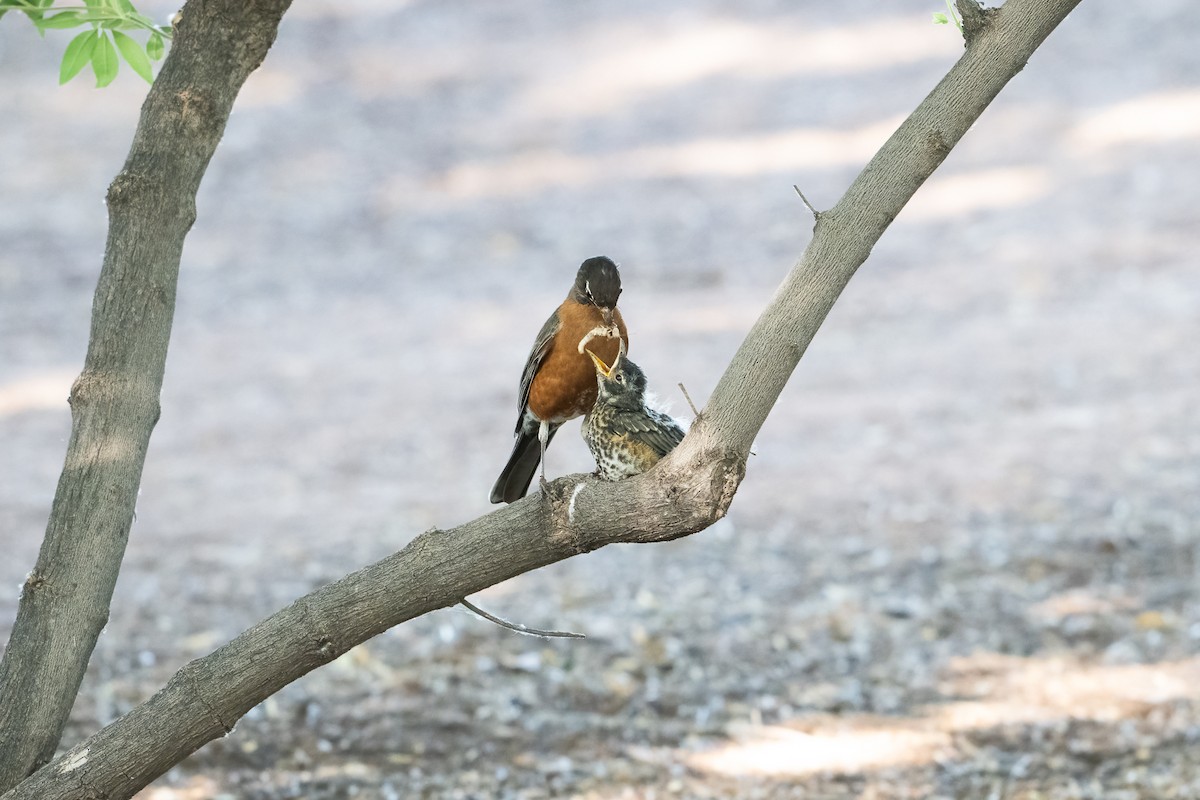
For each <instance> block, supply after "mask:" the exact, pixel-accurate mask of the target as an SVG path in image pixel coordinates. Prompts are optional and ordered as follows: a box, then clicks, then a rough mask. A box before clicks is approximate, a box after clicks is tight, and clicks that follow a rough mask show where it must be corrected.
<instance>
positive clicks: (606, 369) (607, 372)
mask: <svg viewBox="0 0 1200 800" xmlns="http://www.w3.org/2000/svg"><path fill="white" fill-rule="evenodd" d="M587 354H588V355H589V356H591V357H592V363H593V364H595V365H596V371H597V372H599V373H600V374H601V375H603V376H604V377H606V378H607V377H609V376H611V375H612V367H610V366H608V365H607V364H605V363H604V361H603V360H602V359H601V358H600V356H598V355H596V354H595V353H593V352H592V351H591V350H588V351H587Z"/></svg>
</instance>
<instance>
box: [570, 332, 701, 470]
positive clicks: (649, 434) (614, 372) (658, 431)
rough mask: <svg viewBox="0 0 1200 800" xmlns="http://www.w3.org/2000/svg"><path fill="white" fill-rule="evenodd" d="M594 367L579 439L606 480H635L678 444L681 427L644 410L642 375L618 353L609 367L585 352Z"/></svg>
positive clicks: (669, 418) (662, 416)
mask: <svg viewBox="0 0 1200 800" xmlns="http://www.w3.org/2000/svg"><path fill="white" fill-rule="evenodd" d="M588 352H589V354H590V355H591V357H592V361H593V362H594V363H595V366H596V382H597V384H598V387H599V394H598V395H597V397H596V405H594V406H592V410H591V411H589V412H588V415H587V417H585V418H584V420H583V439H584V441H585V442H587V445H588V449H589V450H591V451H592V455H593V456H594V457H595V459H596V471H597V474H598V475H599V476H600V477H601V478H604V479H605V480H608V481H619V480H621V479H622V478H629V477H632V476H634V475H639V474H641V473H643V472H645V471H646V470H648V469H650V468H651V467H653V466H654V465H655V464H657V463H658V462H659V460H660V459H661V458H662V457H663V456H665V455H666V454H667V453H669V452H671V451H672V450H674V449H675V446H676V445H677V444H679V443H680V442H682V441H683V435H684V431H683V428H682V427H681V426H680V425H679V423H678V422H676V421H675V420H674V419H672V418H671V417H670V416H668V415H666V414H664V413H663V412H661V411H657V410H655V409H653V408H650V407H649V406H647V405H646V373H644V372H642V368H641V367H639V366H638V365H637V364H635V363H633V362H632V361H630V360H629V359H628V358H626V357H625V348H623V347H622V348H619V350H618V353H617V358H616V360H615V363H613V365H612V366H611V367H609V366H607V365H606V364H605V363H604V360H603V359H601V358H600V357H599V356H597V355H596V354H595V353H592V352H591V351H590V350H589V351H588Z"/></svg>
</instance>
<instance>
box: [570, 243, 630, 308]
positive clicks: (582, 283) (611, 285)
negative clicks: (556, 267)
mask: <svg viewBox="0 0 1200 800" xmlns="http://www.w3.org/2000/svg"><path fill="white" fill-rule="evenodd" d="M620 296H621V273H620V271H619V270H618V269H617V265H616V264H615V263H613V260H612V259H611V258H607V257H605V256H595V257H594V258H589V259H588V260H587V261H584V262H583V263H582V264H580V265H579V272H578V274H576V275H575V286H574V287H573V288H572V289H571V297H572V298H574V300H575V302H576V303H583V304H584V305H589V306H597V307H599V308H600V309H606V310H608V311H609V313H612V309H614V308H616V307H617V298H619V297H620Z"/></svg>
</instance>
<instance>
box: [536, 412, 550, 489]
mask: <svg viewBox="0 0 1200 800" xmlns="http://www.w3.org/2000/svg"><path fill="white" fill-rule="evenodd" d="M549 441H550V423H549V422H545V421H543V422H542V423H541V424H540V425H538V446H539V447H541V449H542V459H541V461H540V462H538V469H539V470H540V472H539V475H540V477H541V485H542V488H543V490H545V487H546V445H547V443H549Z"/></svg>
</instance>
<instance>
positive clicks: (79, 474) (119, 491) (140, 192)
mask: <svg viewBox="0 0 1200 800" xmlns="http://www.w3.org/2000/svg"><path fill="white" fill-rule="evenodd" d="M289 2H290V0H210V1H209V2H195V1H194V2H189V3H188V4H187V5H186V6H185V7H184V9H183V11H182V14H181V15H180V18H179V23H178V25H177V26H176V28H177V32H176V35H175V38H174V42H173V44H172V47H171V52H170V54H169V55H168V56H167V60H166V61H165V62H164V63H163V68H162V72H161V74H160V75H159V76H158V79H157V80H156V81H155V82H154V85H153V86H152V87H151V89H150V92H149V94H148V95H147V96H146V101H145V103H144V104H143V106H142V115H141V119H140V121H139V123H138V128H137V133H136V134H135V135H134V139H133V144H132V146H131V147H130V150H129V157H128V158H127V160H126V162H125V165H124V167H123V168H122V169H121V172H120V173H119V174H118V175H117V177H116V179H115V180H113V182H112V185H111V186H109V189H108V210H109V228H108V241H107V243H106V246H105V250H104V264H103V267H102V268H101V271H100V280H99V282H98V284H97V286H96V295H95V299H94V301H93V304H92V329H91V337H90V339H89V342H88V352H87V358H86V360H85V362H84V367H83V372H82V374H80V376H79V378H78V379H77V380H76V381H75V384H74V385H73V386H72V387H71V396H70V403H71V440H70V442H69V444H68V445H67V455H66V461H65V464H64V466H63V471H62V475H61V477H60V478H59V481H58V489H57V491H56V492H55V495H54V503H53V505H52V507H51V511H50V518H49V521H48V523H47V525H46V535H45V538H44V539H43V541H42V549H41V552H40V553H39V555H38V560H37V565H36V566H35V567H34V568H33V570H32V571H31V572H30V574H29V577H28V579H27V580H26V581H25V584H24V586H23V587H22V591H21V602H20V606H19V608H18V611H17V618H16V621H15V623H14V625H13V630H12V635H11V637H10V638H9V642H8V646H7V648H6V649H5V652H4V660H3V661H2V662H0V792H3V791H5V790H7V789H9V788H10V787H12V786H14V785H15V784H16V783H18V782H19V781H20V780H22V779H23V778H24V777H25V776H26V775H28V774H29V773H30V772H32V771H34V770H35V769H37V768H38V767H39V766H41V765H42V764H44V763H45V762H47V761H49V760H50V758H51V756H53V755H54V751H55V749H56V748H57V747H58V741H59V738H60V736H61V735H62V729H63V726H64V725H65V724H66V720H67V715H68V714H69V713H70V711H71V706H72V705H73V704H74V702H75V695H76V694H77V693H78V691H79V684H80V681H81V680H82V679H83V674H84V670H85V669H86V668H87V664H88V660H89V659H90V658H91V654H92V649H93V648H94V647H95V645H96V638H97V637H98V636H99V635H100V631H101V629H103V627H104V625H105V623H107V621H108V609H109V602H110V600H111V599H112V593H113V587H114V585H115V584H116V580H117V573H118V572H119V571H120V568H121V560H122V558H123V557H124V555H125V543H126V541H127V540H128V537H129V526H130V524H131V523H132V521H133V510H134V505H135V503H136V501H137V492H138V486H139V485H140V483H141V478H142V466H143V465H144V464H145V460H146V448H147V446H148V445H149V442H150V433H151V431H153V430H154V425H155V423H156V422H157V421H158V414H159V404H158V398H159V394H160V392H161V389H162V381H163V370H164V367H165V364H166V359H167V344H168V342H169V341H170V338H171V321H172V317H173V315H174V311H175V286H176V282H177V280H176V279H177V278H178V275H179V259H180V255H181V253H182V250H183V240H184V237H185V236H186V235H187V232H188V231H189V230H190V229H191V227H192V222H193V221H194V220H195V218H196V207H195V204H196V191H197V189H199V187H200V179H201V178H202V177H203V175H204V171H205V170H206V169H207V167H208V162H209V160H210V159H211V158H212V155H213V152H214V151H215V150H216V148H217V143H218V142H219V141H220V140H221V135H222V134H223V133H224V131H225V122H226V120H227V119H228V118H229V111H230V108H231V107H232V105H233V100H234V98H235V97H237V94H238V91H239V89H240V88H241V86H242V83H243V82H244V81H245V80H246V77H247V76H248V75H249V74H250V73H251V72H252V71H253V70H254V69H255V68H257V67H258V65H259V64H260V63H261V62H262V60H263V57H264V56H266V54H267V49H268V48H269V47H270V46H271V43H272V42H273V41H274V39H275V31H276V29H277V28H278V26H279V19H280V17H281V16H282V15H283V12H284V10H285V9H286V8H287V6H288V4H289Z"/></svg>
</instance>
